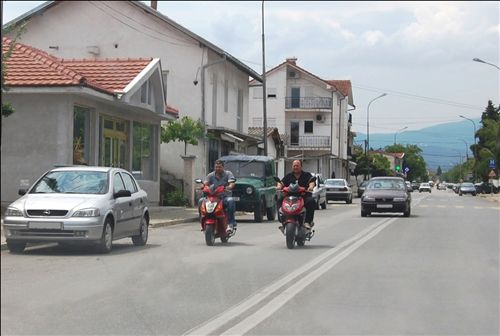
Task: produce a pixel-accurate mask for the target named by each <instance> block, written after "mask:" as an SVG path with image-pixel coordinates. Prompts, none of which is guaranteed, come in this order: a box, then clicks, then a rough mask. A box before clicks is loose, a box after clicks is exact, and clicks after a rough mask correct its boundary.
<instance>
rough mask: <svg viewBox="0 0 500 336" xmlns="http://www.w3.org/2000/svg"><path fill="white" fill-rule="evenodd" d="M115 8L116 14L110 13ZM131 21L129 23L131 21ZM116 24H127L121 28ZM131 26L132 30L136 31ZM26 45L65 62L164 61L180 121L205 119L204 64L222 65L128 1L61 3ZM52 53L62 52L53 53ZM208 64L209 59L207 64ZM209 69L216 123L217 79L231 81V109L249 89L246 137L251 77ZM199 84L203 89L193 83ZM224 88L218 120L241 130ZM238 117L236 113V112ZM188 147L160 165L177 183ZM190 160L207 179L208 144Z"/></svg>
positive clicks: (170, 151) (170, 152)
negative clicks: (214, 93)
mask: <svg viewBox="0 0 500 336" xmlns="http://www.w3.org/2000/svg"><path fill="white" fill-rule="evenodd" d="M110 7H111V8H110ZM126 16H128V17H129V18H127V17H126ZM116 18H119V19H120V20H122V21H124V22H126V23H127V25H125V24H123V23H121V22H120V21H118V20H117V19H116ZM144 25H146V26H147V27H148V28H146V27H145V26H144ZM130 26H131V27H130ZM21 42H22V43H25V44H28V45H31V46H34V47H36V48H39V49H41V50H44V51H46V52H48V53H50V54H52V55H54V56H56V57H59V58H90V59H92V58H99V59H103V58H127V57H130V58H138V57H142V58H150V57H153V58H155V57H157V58H160V60H161V66H162V70H168V71H169V73H168V80H167V86H168V89H167V102H168V104H169V105H171V106H173V107H175V108H178V109H179V110H180V117H183V116H190V117H191V118H193V119H194V120H197V119H201V87H202V85H201V83H199V82H200V75H201V74H200V72H201V69H199V68H200V65H201V64H206V63H210V62H212V61H215V60H216V59H219V58H220V57H219V56H216V55H214V54H213V53H212V52H209V53H208V54H209V55H208V56H207V49H206V48H203V47H200V45H199V42H198V41H196V40H194V39H192V38H190V37H188V36H187V35H186V34H184V33H182V32H180V31H178V30H177V29H175V28H173V27H171V26H169V25H168V24H166V23H165V22H163V21H162V20H160V19H158V18H156V17H153V16H152V15H150V14H148V13H146V12H144V11H143V10H141V9H139V8H138V7H137V6H135V5H133V4H132V3H130V2H128V1H104V2H87V1H72V2H61V3H60V4H58V5H56V6H54V7H53V8H51V9H49V10H47V11H46V12H44V13H43V15H39V16H34V17H33V18H32V19H31V21H30V23H29V24H28V25H27V29H26V31H25V32H24V33H23V35H22V39H21ZM51 46H52V47H57V49H55V48H51ZM92 46H96V47H98V49H99V51H100V53H99V55H93V54H91V53H89V52H88V47H92ZM207 58H208V59H207ZM226 63H227V64H226V65H225V64H224V63H222V64H219V65H217V66H212V67H208V68H207V71H206V74H205V75H206V79H207V82H206V83H207V85H206V87H205V88H206V98H207V100H206V105H205V107H206V116H207V117H208V118H207V120H211V109H212V103H211V99H212V98H211V97H212V86H211V85H210V78H211V74H212V73H213V72H214V71H221V70H222V69H223V70H224V71H227V73H224V72H221V73H219V72H218V80H219V81H221V80H222V81H223V80H224V78H225V76H226V75H227V77H228V79H229V81H230V90H229V92H230V98H229V106H230V107H234V106H236V99H237V98H236V96H235V94H237V88H241V89H243V92H244V94H245V96H244V100H243V101H244V104H243V105H244V107H243V108H244V128H243V129H244V131H245V132H246V131H247V126H248V123H247V116H248V114H247V113H248V103H246V101H247V99H248V98H247V97H248V75H246V74H245V73H244V72H242V71H240V70H238V69H237V68H236V67H235V66H233V65H232V64H229V63H228V62H226ZM195 79H197V80H198V85H196V86H195V85H194V84H193V81H194V80H195ZM223 93H224V90H223V85H220V84H219V88H218V103H217V106H218V110H219V111H220V110H222V112H219V113H220V117H219V116H218V118H217V120H218V121H220V122H221V123H222V124H221V125H217V126H224V127H228V128H233V129H236V120H235V119H234V118H232V115H233V114H234V113H235V112H234V113H233V112H227V113H226V114H224V113H225V112H223V108H224V98H223ZM230 111H233V110H230ZM181 154H182V155H183V154H184V144H183V143H178V142H177V143H169V144H162V145H161V160H160V165H161V167H162V168H163V169H167V170H168V171H169V172H170V173H173V174H174V175H176V176H177V178H182V177H183V170H184V165H183V161H182V160H181V159H180V155H181ZM188 155H196V156H197V159H196V162H195V176H203V175H204V174H206V170H205V161H206V155H205V151H204V146H203V143H202V142H200V145H199V146H191V145H188Z"/></svg>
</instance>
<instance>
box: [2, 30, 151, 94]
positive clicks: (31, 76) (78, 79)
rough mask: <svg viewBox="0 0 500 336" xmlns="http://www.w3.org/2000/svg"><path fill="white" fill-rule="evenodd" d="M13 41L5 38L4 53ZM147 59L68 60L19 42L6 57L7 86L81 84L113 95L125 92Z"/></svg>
mask: <svg viewBox="0 0 500 336" xmlns="http://www.w3.org/2000/svg"><path fill="white" fill-rule="evenodd" d="M11 43H12V41H11V40H10V39H8V38H3V39H2V54H4V53H5V52H7V51H8V50H9V46H10V44H11ZM151 60H152V59H151V58H148V59H113V60H109V59H105V60H87V59H82V60H68V59H58V58H56V57H54V56H52V55H50V54H48V53H46V52H44V51H42V50H39V49H36V48H33V47H30V46H27V45H24V44H21V43H16V44H15V45H14V47H13V49H12V54H11V56H10V57H9V58H8V59H7V61H6V62H5V63H6V66H7V75H6V76H5V85H7V86H79V85H86V86H88V87H91V88H93V89H96V90H99V91H104V92H106V93H109V94H114V93H115V91H122V90H123V89H124V88H125V87H126V86H127V85H128V84H129V83H130V82H131V81H132V80H133V79H134V78H135V77H137V76H138V75H139V73H140V72H141V71H142V70H143V69H144V68H145V67H146V66H147V65H148V64H149V63H150V62H151Z"/></svg>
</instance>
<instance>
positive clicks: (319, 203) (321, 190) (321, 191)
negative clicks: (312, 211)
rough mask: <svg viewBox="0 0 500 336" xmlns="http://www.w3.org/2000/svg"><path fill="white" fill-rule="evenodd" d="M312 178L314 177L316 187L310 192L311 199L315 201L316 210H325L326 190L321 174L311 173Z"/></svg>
mask: <svg viewBox="0 0 500 336" xmlns="http://www.w3.org/2000/svg"><path fill="white" fill-rule="evenodd" d="M311 174H312V176H314V177H316V186H315V187H314V190H313V192H312V197H313V198H314V200H315V201H316V209H318V210H319V208H320V207H321V209H326V189H325V185H324V183H325V182H324V181H323V177H322V176H321V174H315V173H311Z"/></svg>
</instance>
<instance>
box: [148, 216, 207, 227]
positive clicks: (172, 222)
mask: <svg viewBox="0 0 500 336" xmlns="http://www.w3.org/2000/svg"><path fill="white" fill-rule="evenodd" d="M197 221H198V217H191V218H183V219H169V220H160V221H158V222H156V223H151V222H150V223H149V226H150V227H152V228H158V227H163V226H170V225H175V224H182V223H190V222H197Z"/></svg>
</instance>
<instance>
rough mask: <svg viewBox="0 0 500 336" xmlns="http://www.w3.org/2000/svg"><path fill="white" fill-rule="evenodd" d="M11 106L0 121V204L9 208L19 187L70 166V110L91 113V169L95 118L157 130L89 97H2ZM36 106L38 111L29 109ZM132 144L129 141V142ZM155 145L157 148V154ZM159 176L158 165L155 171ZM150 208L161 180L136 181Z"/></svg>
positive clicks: (144, 118) (95, 158) (95, 139)
mask: <svg viewBox="0 0 500 336" xmlns="http://www.w3.org/2000/svg"><path fill="white" fill-rule="evenodd" d="M2 98H3V99H5V100H6V101H9V102H11V103H12V105H13V107H14V109H15V113H13V114H12V115H10V116H9V117H8V118H4V119H3V120H2V124H3V125H2V132H3V134H2V140H3V141H2V154H1V159H2V162H1V176H2V185H1V197H2V198H1V201H2V205H7V204H9V203H11V202H12V201H14V200H15V199H17V198H18V197H19V195H18V194H17V191H18V189H19V188H20V187H23V188H27V187H29V186H31V185H32V184H33V182H35V180H36V179H37V178H38V177H40V176H41V175H42V174H43V173H44V172H45V171H47V170H50V169H52V168H54V166H55V165H71V164H73V111H74V106H75V105H79V106H84V107H88V108H91V109H92V112H91V117H90V123H91V126H90V131H91V134H90V144H89V145H90V153H91V156H90V158H89V160H88V164H89V165H98V164H99V158H98V153H99V149H98V144H99V115H101V114H103V115H106V116H114V117H119V118H121V119H125V120H128V121H133V120H135V121H140V122H144V123H150V124H153V125H157V127H159V124H160V121H159V119H155V120H152V119H151V117H147V116H146V115H144V116H140V115H137V113H134V112H133V111H131V110H125V109H123V108H120V107H117V106H113V105H111V104H110V103H105V102H101V101H98V100H96V99H92V98H89V97H87V96H80V95H72V94H49V93H40V94H34V93H24V94H21V93H17V94H16V93H2ZM34 106H36V109H34V108H33V107H34ZM130 141H131V140H130ZM158 146H159V141H157V143H156V148H158ZM156 171H157V172H158V171H159V163H157V169H156ZM138 182H139V185H140V186H141V188H143V189H144V190H145V191H146V192H147V193H148V200H149V202H150V203H152V204H157V203H158V202H159V193H160V189H159V188H160V186H159V174H158V173H157V174H156V177H155V179H154V180H138Z"/></svg>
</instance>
